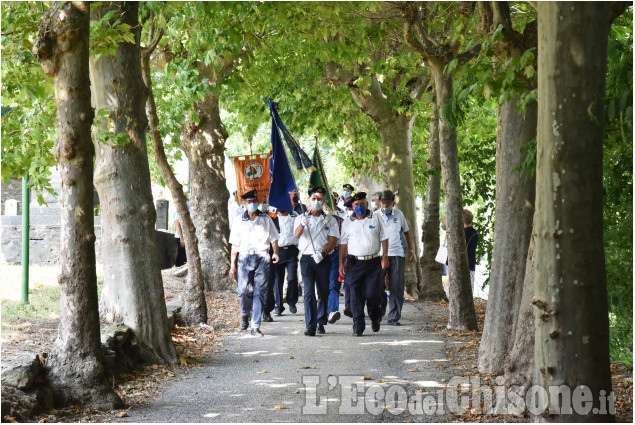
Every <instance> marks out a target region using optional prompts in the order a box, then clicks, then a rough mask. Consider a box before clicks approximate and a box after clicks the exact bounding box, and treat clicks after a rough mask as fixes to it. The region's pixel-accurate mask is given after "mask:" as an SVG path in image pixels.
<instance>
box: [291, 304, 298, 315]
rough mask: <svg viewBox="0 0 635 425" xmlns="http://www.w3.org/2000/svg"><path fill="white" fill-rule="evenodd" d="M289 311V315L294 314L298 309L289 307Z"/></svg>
mask: <svg viewBox="0 0 635 425" xmlns="http://www.w3.org/2000/svg"><path fill="white" fill-rule="evenodd" d="M289 311H290V312H291V314H296V313H297V312H298V309H297V308H296V306H294V305H290V306H289Z"/></svg>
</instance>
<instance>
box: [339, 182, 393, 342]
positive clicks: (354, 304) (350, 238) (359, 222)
mask: <svg viewBox="0 0 635 425" xmlns="http://www.w3.org/2000/svg"><path fill="white" fill-rule="evenodd" d="M352 206H353V211H354V213H353V214H352V215H351V216H350V217H349V218H347V219H345V220H344V223H343V224H342V239H341V240H340V274H341V275H342V276H344V279H345V280H346V283H347V284H348V285H350V293H351V295H350V297H351V310H353V335H354V336H362V334H363V333H364V329H365V328H366V321H365V320H364V304H367V305H368V315H369V316H370V320H371V324H372V329H373V332H378V331H379V327H380V321H381V292H382V291H383V282H380V271H381V270H382V269H384V270H385V269H387V268H388V235H387V234H386V225H385V223H384V219H383V218H382V217H381V215H380V214H374V213H373V212H372V211H370V210H369V209H368V201H367V200H366V193H364V192H358V193H356V194H355V196H353V205H352ZM380 247H381V248H382V252H383V255H381V256H380V254H379V252H380V251H379V249H380Z"/></svg>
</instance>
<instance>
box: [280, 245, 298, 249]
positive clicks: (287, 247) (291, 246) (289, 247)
mask: <svg viewBox="0 0 635 425" xmlns="http://www.w3.org/2000/svg"><path fill="white" fill-rule="evenodd" d="M278 248H280V249H291V248H297V246H295V245H287V246H279V247H278Z"/></svg>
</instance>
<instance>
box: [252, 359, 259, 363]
mask: <svg viewBox="0 0 635 425" xmlns="http://www.w3.org/2000/svg"><path fill="white" fill-rule="evenodd" d="M259 361H260V360H258V359H253V360H252V362H254V363H258V362H259Z"/></svg>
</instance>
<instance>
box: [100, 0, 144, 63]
mask: <svg viewBox="0 0 635 425" xmlns="http://www.w3.org/2000/svg"><path fill="white" fill-rule="evenodd" d="M101 4H102V3H101V2H95V3H93V4H92V5H91V7H99V6H101ZM115 13H116V10H109V11H108V12H106V13H105V14H104V16H103V17H102V18H101V19H99V20H94V19H93V20H91V21H90V40H91V43H90V54H91V56H92V58H93V60H95V61H97V60H99V58H100V57H102V56H114V55H115V51H116V50H117V46H119V44H121V43H132V44H134V43H135V36H134V33H133V32H132V31H131V29H132V28H131V27H130V25H128V24H126V23H124V22H121V20H120V19H114V20H113V18H114V17H115Z"/></svg>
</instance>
